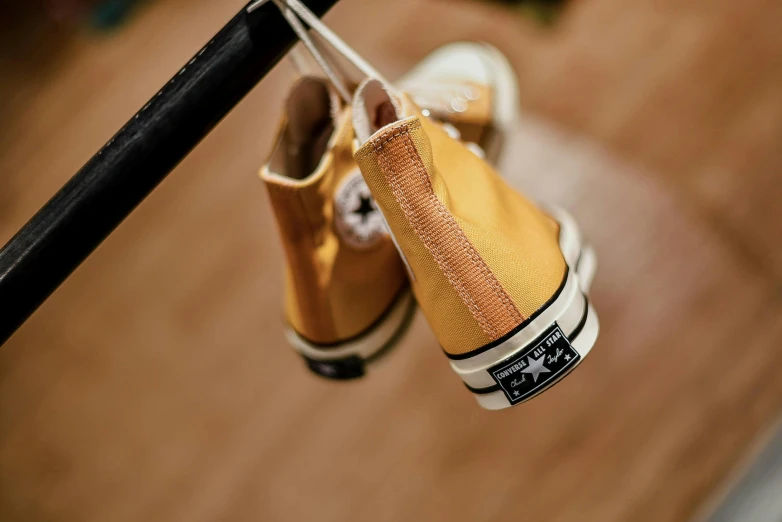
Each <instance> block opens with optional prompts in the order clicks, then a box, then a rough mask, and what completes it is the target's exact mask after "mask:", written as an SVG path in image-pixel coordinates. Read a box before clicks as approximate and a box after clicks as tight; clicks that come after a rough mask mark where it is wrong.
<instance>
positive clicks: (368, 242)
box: [334, 169, 388, 249]
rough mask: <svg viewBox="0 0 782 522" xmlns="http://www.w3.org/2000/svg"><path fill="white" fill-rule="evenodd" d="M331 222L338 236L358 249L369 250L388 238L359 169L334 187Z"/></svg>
mask: <svg viewBox="0 0 782 522" xmlns="http://www.w3.org/2000/svg"><path fill="white" fill-rule="evenodd" d="M334 223H335V224H336V228H337V232H338V233H339V235H340V237H341V238H342V239H343V240H344V241H345V242H346V243H347V244H348V245H350V246H352V247H353V248H357V249H366V248H369V247H371V246H373V245H375V244H376V243H377V242H378V241H380V239H381V238H382V237H384V236H387V235H388V229H387V228H386V222H385V220H384V219H383V215H382V214H381V213H380V210H378V208H377V204H376V203H375V200H374V199H373V198H372V194H371V193H370V192H369V187H368V186H367V184H366V182H364V178H363V176H362V175H361V171H360V170H358V169H356V170H354V171H353V172H351V173H350V174H348V175H347V176H345V179H343V180H342V182H341V183H340V184H339V187H338V188H337V193H336V195H335V197H334Z"/></svg>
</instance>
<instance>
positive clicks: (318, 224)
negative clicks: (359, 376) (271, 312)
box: [260, 109, 407, 344]
mask: <svg viewBox="0 0 782 522" xmlns="http://www.w3.org/2000/svg"><path fill="white" fill-rule="evenodd" d="M288 123H289V122H288V121H287V120H286V121H284V122H283V125H282V128H281V130H280V133H279V136H280V142H282V136H283V135H284V133H285V129H286V126H287V125H288ZM352 140H353V129H352V125H351V118H350V114H349V110H347V109H345V110H344V111H343V113H342V114H341V115H339V117H338V120H337V121H336V123H335V129H334V132H333V134H332V136H331V138H330V140H329V144H328V146H327V148H326V151H325V153H324V154H323V156H322V158H321V159H320V162H319V164H318V165H317V167H316V168H315V170H314V171H313V172H312V174H310V175H309V176H307V177H306V178H304V179H291V178H286V177H285V176H280V175H279V173H275V172H273V171H272V170H271V168H270V165H269V164H267V165H264V167H263V168H262V169H261V172H260V177H261V179H263V180H264V182H265V184H266V187H267V189H268V193H269V199H270V201H271V204H272V209H273V211H274V214H275V217H276V220H277V224H278V228H279V231H280V237H281V239H282V244H283V248H284V251H285V255H286V259H287V269H286V293H285V315H286V319H287V321H288V322H289V323H290V325H291V326H292V327H293V329H294V330H296V332H297V333H299V334H300V335H301V336H302V337H304V338H306V339H307V340H309V341H311V342H313V343H317V344H332V343H338V342H340V341H344V340H346V339H349V338H351V337H354V336H356V335H359V334H361V333H362V332H364V331H365V330H367V329H368V328H369V327H370V326H372V325H373V323H374V322H375V321H377V320H378V319H379V318H380V317H381V316H382V315H383V313H384V311H386V310H387V309H388V307H389V306H390V305H391V303H392V302H393V301H394V298H395V297H396V296H397V294H398V293H399V292H400V291H401V290H402V289H403V288H404V287H405V286H406V285H407V280H406V276H405V270H404V267H403V265H402V263H401V260H400V258H399V255H398V254H397V252H396V250H395V247H394V245H393V243H392V241H391V239H390V237H389V236H388V235H385V234H384V235H383V236H382V237H380V238H379V239H378V240H377V241H376V242H374V243H373V244H372V245H371V246H369V247H364V248H356V247H355V246H354V245H351V244H350V242H349V241H346V239H345V237H344V235H343V234H341V233H340V232H339V231H338V230H337V227H336V223H335V192H336V191H337V190H338V189H339V187H340V184H341V182H343V180H344V179H345V178H346V177H347V176H350V175H351V174H353V173H355V172H356V171H357V166H356V163H355V161H354V159H353V155H352ZM276 153H277V152H275V154H276ZM273 156H274V154H273Z"/></svg>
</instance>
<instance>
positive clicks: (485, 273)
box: [373, 125, 523, 338]
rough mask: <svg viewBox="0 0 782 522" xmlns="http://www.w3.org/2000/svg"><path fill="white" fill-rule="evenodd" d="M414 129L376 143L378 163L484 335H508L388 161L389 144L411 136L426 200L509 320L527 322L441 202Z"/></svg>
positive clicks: (411, 155)
mask: <svg viewBox="0 0 782 522" xmlns="http://www.w3.org/2000/svg"><path fill="white" fill-rule="evenodd" d="M410 127H411V126H409V125H405V126H402V127H401V128H400V130H399V131H397V132H395V133H394V134H392V135H390V136H386V137H384V139H381V140H376V141H374V142H373V146H374V150H375V152H376V153H377V157H378V160H379V161H380V162H381V167H382V168H383V170H384V171H385V173H386V178H387V180H388V182H389V184H390V185H391V189H392V191H393V193H394V195H395V197H396V198H397V201H398V202H399V204H400V206H401V207H402V210H403V211H404V213H405V215H406V216H407V217H408V219H409V220H410V223H411V225H412V226H413V229H414V230H415V232H416V233H417V234H418V236H419V237H420V238H421V239H422V240H423V242H424V246H425V247H426V248H427V250H429V252H430V253H431V254H432V256H433V257H434V258H435V261H436V262H437V264H438V266H439V267H440V269H441V270H442V271H443V274H444V275H445V276H446V278H447V279H448V281H449V282H450V283H451V285H452V286H453V287H454V289H455V290H456V291H457V293H458V294H459V296H460V297H461V298H462V301H463V302H464V303H465V305H466V306H467V308H468V310H470V312H471V313H472V315H473V317H475V319H476V321H477V322H478V324H479V325H480V327H481V329H482V330H483V331H484V333H486V334H487V335H489V336H490V337H492V338H496V337H498V336H499V335H501V334H502V333H504V331H503V332H501V333H498V329H497V326H500V327H502V326H503V325H502V324H499V325H496V324H495V323H496V321H490V320H489V319H488V318H487V316H486V314H485V313H484V311H483V310H482V308H481V307H480V306H479V305H478V303H476V301H475V299H474V297H473V296H472V295H471V294H470V292H469V290H468V288H467V287H466V286H465V284H464V282H463V281H461V278H459V277H458V276H457V274H456V273H455V270H454V267H452V266H451V264H450V262H449V261H448V259H447V258H446V256H445V255H444V254H443V252H442V251H441V250H440V248H439V246H438V245H437V244H436V243H435V242H434V241H433V240H432V238H431V237H430V236H429V234H428V233H427V231H426V229H425V227H423V226H422V223H421V221H420V216H418V215H417V213H416V212H414V211H413V208H412V205H411V204H410V201H408V199H407V196H406V194H405V192H404V190H403V189H402V188H401V187H400V184H399V180H398V179H397V176H395V175H394V174H395V172H394V170H393V168H392V167H391V165H390V163H389V160H388V158H386V157H385V155H384V154H383V150H382V149H383V147H384V146H385V145H387V144H388V143H389V142H391V141H392V140H394V139H396V138H399V137H401V136H405V135H407V137H408V139H407V140H405V142H404V146H405V150H406V153H407V155H408V159H409V160H410V161H411V163H412V165H413V168H414V169H415V173H416V175H417V176H418V178H419V181H421V182H423V184H424V186H425V188H426V189H428V194H427V195H426V199H427V200H428V202H429V203H430V204H431V205H432V207H433V209H434V210H435V211H436V212H437V213H438V215H440V217H441V218H442V219H443V222H444V224H445V226H447V227H448V229H449V231H450V232H451V233H452V234H453V236H454V237H455V238H456V240H457V241H458V244H459V247H460V248H461V251H462V252H463V253H464V254H465V256H466V258H467V260H469V262H470V263H471V265H472V267H473V268H474V269H476V270H477V271H478V273H479V275H480V276H481V277H482V278H483V280H485V281H486V282H487V283H488V284H489V288H490V289H491V291H492V293H493V294H494V296H495V297H497V299H498V301H499V303H498V304H500V306H501V310H502V309H504V312H505V313H507V316H508V317H507V319H510V320H511V322H513V323H514V324H518V323H520V322H521V321H523V317H522V315H521V314H520V313H519V311H518V309H517V308H516V306H515V305H514V304H513V303H512V302H511V300H510V297H509V296H508V294H507V293H506V292H505V290H504V289H503V288H502V287H501V285H500V283H499V281H497V279H496V277H495V276H494V274H493V273H492V272H491V270H490V269H489V267H488V266H487V265H486V263H485V262H484V261H483V259H482V258H481V257H480V254H478V252H477V251H475V248H474V247H473V246H472V244H471V243H470V241H469V239H468V238H467V237H466V236H465V235H464V231H463V230H462V229H461V227H460V226H459V224H458V223H457V222H456V220H455V219H454V218H453V216H452V215H451V214H450V213H449V212H448V211H447V209H445V208H444V206H443V204H442V203H441V202H440V201H439V200H438V199H437V196H436V195H435V194H434V189H433V187H432V184H431V180H430V179H429V176H428V174H427V172H426V168H425V167H424V166H423V164H422V163H421V158H420V157H419V156H418V154H417V152H416V151H415V148H414V147H413V146H412V143H411V140H412V139H411V138H410V137H409V133H410ZM468 270H469V269H468ZM495 307H496V306H495ZM495 307H492V308H495ZM493 312H494V314H495V315H496V313H497V312H499V313H502V311H494V310H493ZM503 315H504V314H503ZM502 322H505V321H502V320H500V323H502ZM505 329H506V328H502V330H505Z"/></svg>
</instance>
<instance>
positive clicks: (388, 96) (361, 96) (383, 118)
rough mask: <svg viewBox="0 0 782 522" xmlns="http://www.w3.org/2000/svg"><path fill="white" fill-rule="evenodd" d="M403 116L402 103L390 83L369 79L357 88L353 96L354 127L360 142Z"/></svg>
mask: <svg viewBox="0 0 782 522" xmlns="http://www.w3.org/2000/svg"><path fill="white" fill-rule="evenodd" d="M402 118H404V112H403V110H402V105H401V103H400V102H399V99H398V98H397V97H396V95H394V94H393V88H392V87H391V86H390V85H388V84H385V83H383V82H381V81H380V80H375V79H368V80H365V81H364V82H363V83H362V84H361V85H360V86H359V87H358V89H357V90H356V94H355V95H354V96H353V129H354V130H355V132H356V138H358V141H359V143H360V144H363V143H364V142H366V141H367V140H368V139H369V138H370V137H371V136H372V135H373V134H375V133H376V132H377V131H379V130H380V129H382V128H383V127H386V126H387V125H391V124H392V123H395V122H397V121H399V120H401V119H402Z"/></svg>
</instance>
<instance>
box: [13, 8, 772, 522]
mask: <svg viewBox="0 0 782 522" xmlns="http://www.w3.org/2000/svg"><path fill="white" fill-rule="evenodd" d="M240 4H241V1H240V0H239V1H237V0H230V1H222V2H215V1H207V0H187V1H186V0H158V1H156V2H150V3H149V4H148V6H147V7H145V8H144V9H142V10H141V11H140V12H139V13H138V14H137V16H136V17H135V19H134V20H133V21H132V23H130V24H129V25H128V26H127V27H125V28H123V29H122V30H121V31H119V32H118V33H115V34H113V35H111V36H107V37H99V36H89V35H82V36H79V37H76V38H75V39H74V38H64V37H63V39H62V42H61V43H59V44H58V45H56V46H55V47H54V48H46V49H45V51H41V49H38V48H36V46H35V45H34V44H26V45H20V46H14V47H11V46H8V45H4V46H3V47H2V49H3V50H2V53H0V70H2V73H1V74H0V95H1V96H0V116H2V118H3V122H4V124H3V126H1V127H0V241H2V242H4V241H6V240H7V239H9V238H10V237H11V235H12V234H13V233H14V232H15V231H16V230H17V229H18V228H19V227H20V226H21V225H22V224H23V223H24V222H25V220H26V219H28V218H29V217H30V216H31V215H32V213H33V212H34V211H35V210H36V209H37V208H38V207H40V206H41V205H42V204H43V203H44V202H45V201H46V200H47V199H48V198H49V197H50V196H51V195H52V194H53V193H54V191H55V190H56V189H57V188H59V187H60V186H61V185H62V184H63V183H64V182H65V181H66V180H67V179H68V178H69V177H70V176H71V175H72V174H73V173H74V172H75V171H76V170H77V169H78V168H79V167H80V166H81V165H82V164H83V163H84V162H85V161H86V160H87V159H88V158H89V157H90V156H91V155H92V153H94V152H95V151H96V150H97V149H98V148H99V147H100V146H101V145H102V144H103V143H104V142H105V141H106V140H107V139H108V138H110V136H111V135H112V133H113V132H114V131H115V130H116V129H118V128H119V127H120V125H121V124H122V123H124V121H125V120H126V119H128V118H129V117H130V116H131V115H132V114H133V113H134V111H135V110H136V109H138V108H139V107H141V106H142V105H143V104H144V103H145V101H146V100H147V98H149V97H150V96H151V95H152V94H154V92H155V91H156V90H157V88H158V87H159V86H160V85H162V83H163V82H164V81H165V80H167V79H168V77H169V76H170V75H171V74H172V73H174V72H175V71H176V70H178V68H179V66H181V65H182V64H183V63H184V62H186V61H187V60H188V59H189V58H190V56H191V55H192V54H193V53H194V51H195V50H197V49H198V48H199V46H200V45H201V44H203V43H204V42H205V41H206V40H207V39H208V38H209V37H210V36H211V34H212V33H213V32H214V31H216V30H217V29H218V28H219V27H220V26H221V25H222V23H223V22H224V21H225V20H227V19H228V18H229V17H230V16H231V15H232V14H233V13H234V12H235V11H236V10H238V9H239V7H240ZM506 13H507V12H506V11H504V10H502V9H501V8H498V7H489V6H485V5H481V4H473V3H463V2H461V1H457V0H426V1H424V0H397V1H396V2H392V3H389V2H379V1H377V0H372V1H369V0H342V1H341V2H340V5H338V6H337V7H336V8H335V9H334V10H333V12H332V13H331V14H330V15H329V16H328V17H327V20H328V22H330V24H331V25H332V26H333V27H334V28H335V29H337V30H338V31H339V32H341V33H342V34H343V35H344V37H345V39H346V40H348V42H349V43H351V44H353V45H355V46H356V47H358V48H359V49H360V50H361V51H362V52H363V53H364V54H365V55H366V56H367V57H368V58H370V59H371V60H372V61H374V62H375V63H376V65H378V67H380V68H382V69H383V70H385V71H387V72H388V73H389V74H395V73H401V72H402V71H404V70H405V69H406V68H407V67H409V66H410V65H411V64H413V63H415V62H416V61H417V60H419V59H420V58H421V57H422V56H423V55H424V54H425V53H426V52H428V51H429V50H431V49H433V48H434V47H435V46H437V45H439V44H441V43H445V42H447V41H450V40H453V39H470V38H477V39H484V40H487V41H490V42H491V43H494V44H495V45H497V46H498V47H500V48H501V49H502V50H504V51H505V52H506V53H507V54H508V55H509V56H510V57H511V59H512V61H513V62H514V64H515V65H516V66H517V68H518V70H519V74H520V77H521V80H522V96H523V104H524V108H525V117H524V119H523V121H522V122H521V124H520V125H519V127H518V128H517V129H516V130H515V132H514V135H513V138H512V141H511V144H510V147H509V148H510V152H511V153H510V156H509V158H508V163H507V165H513V167H514V168H513V169H509V174H510V176H511V177H512V179H513V181H514V183H516V184H517V185H518V186H519V187H521V188H523V189H524V190H525V191H527V192H529V193H530V194H532V195H534V196H536V197H541V198H544V199H548V200H552V201H556V202H558V203H560V204H562V205H565V206H566V207H567V208H569V209H571V211H572V212H573V213H574V214H575V215H576V216H577V217H578V218H579V219H580V220H581V222H582V224H583V228H584V230H585V232H586V233H587V234H588V235H589V236H590V238H591V239H592V240H593V242H594V244H595V245H596V247H597V250H598V252H599V255H600V261H601V267H600V271H599V272H598V277H597V279H596V282H595V286H594V290H593V296H592V299H593V301H594V303H595V306H596V308H597V309H598V311H599V314H600V319H601V322H602V333H601V337H600V341H599V343H598V345H597V346H596V347H595V349H594V351H593V352H592V355H590V357H589V359H587V361H586V362H585V363H584V364H583V365H582V366H580V368H579V370H578V371H577V372H575V373H574V374H573V375H572V376H570V377H569V378H568V379H567V380H565V381H563V384H561V385H559V386H557V387H555V388H554V389H552V390H551V391H550V392H547V393H546V394H544V395H543V396H542V397H540V398H539V399H536V400H534V401H532V402H530V403H528V404H525V405H523V406H520V407H517V408H514V409H512V410H509V411H504V412H495V413H492V412H486V411H483V410H481V409H479V408H478V407H477V406H476V405H475V403H474V402H473V399H472V398H471V397H470V395H469V394H468V393H467V392H466V391H465V390H464V388H463V386H462V385H461V384H460V382H459V381H458V379H457V378H456V377H455V376H454V375H453V374H452V373H451V371H450V369H449V368H448V365H447V363H446V360H445V359H444V357H443V356H442V354H441V353H440V352H439V349H438V347H437V344H436V342H435V339H434V337H433V336H432V334H431V333H430V331H429V330H428V327H427V326H426V324H425V322H424V321H423V319H422V318H421V317H418V318H417V320H416V322H415V323H414V326H413V330H412V332H411V333H410V334H409V335H408V336H407V337H406V339H405V340H404V342H403V344H402V345H401V346H400V347H399V349H398V351H397V352H396V353H395V354H393V356H391V357H389V358H388V359H387V360H386V362H385V364H384V365H383V366H381V367H379V368H378V369H377V371H376V372H375V373H374V374H373V375H371V378H369V379H366V380H364V381H362V382H355V383H347V384H333V383H329V382H324V381H322V380H318V379H316V378H314V377H311V376H310V375H309V374H307V373H306V372H305V371H304V369H303V367H302V364H301V363H300V361H299V360H298V359H297V358H296V357H294V356H293V355H292V353H291V351H290V350H289V349H288V347H287V346H286V344H285V342H284V339H283V335H282V330H281V321H280V319H281V311H280V307H279V302H280V299H281V293H282V288H281V284H280V279H281V278H280V274H281V270H282V255H281V252H280V247H279V245H278V244H277V238H276V235H275V233H274V229H273V222H272V216H271V214H270V210H269V205H268V202H267V200H266V197H265V193H264V190H263V187H262V186H261V184H260V182H259V181H258V180H257V178H256V177H255V172H256V170H257V168H258V166H259V164H260V162H261V161H262V158H263V156H264V155H265V154H266V152H267V151H268V150H269V147H270V145H271V138H272V132H273V126H274V122H276V121H277V116H278V115H279V110H280V101H281V100H282V97H283V96H284V92H285V89H286V86H287V85H288V82H289V79H290V74H289V72H290V71H289V70H288V69H286V68H284V67H280V68H279V69H278V70H276V71H275V72H274V73H273V74H272V76H271V77H269V78H268V79H267V80H266V81H264V82H263V83H262V84H261V85H260V86H259V87H258V88H257V89H255V91H254V92H253V93H251V94H250V95H249V96H248V97H247V98H246V99H245V100H244V101H243V102H242V103H241V104H240V105H239V107H237V109H236V110H235V111H233V113H232V114H231V115H230V116H228V117H227V118H226V119H225V121H224V122H223V123H222V124H221V125H220V126H219V127H218V128H217V129H216V130H215V131H214V132H213V133H212V134H211V135H210V136H209V137H208V138H207V139H206V140H204V142H203V143H202V145H201V146H199V147H198V148H197V149H196V150H195V151H194V152H193V153H192V154H191V155H190V156H189V157H188V158H187V159H186V160H185V161H184V162H182V164H181V165H180V166H179V167H178V168H177V169H176V171H175V172H174V173H173V174H172V175H171V176H170V177H169V178H168V179H167V180H166V181H165V182H164V183H163V184H162V185H161V186H160V187H159V189H157V190H156V192H155V193H154V194H153V195H152V196H151V197H149V198H148V199H147V200H146V201H145V202H144V203H143V204H142V205H141V206H140V208H139V209H138V210H137V211H136V212H135V213H134V214H133V215H132V216H131V217H130V218H129V219H128V220H127V221H126V222H125V223H124V224H123V225H122V226H121V227H120V228H119V229H118V230H117V231H116V232H115V233H114V234H113V235H112V236H111V237H110V238H109V239H108V240H107V241H106V242H105V243H104V244H103V245H102V246H101V247H100V248H99V249H98V250H97V251H96V252H95V254H94V255H93V256H92V257H90V258H89V259H88V260H87V261H86V262H85V263H84V264H83V265H82V266H81V267H80V268H79V269H78V270H77V271H76V273H75V274H74V275H73V276H72V277H71V278H70V279H69V280H68V281H67V282H66V283H65V284H64V285H63V286H62V287H61V288H60V289H59V290H58V291H57V292H56V293H55V294H54V295H53V296H52V297H51V299H49V301H48V302H47V303H46V304H45V305H44V306H43V307H42V308H41V309H40V310H39V311H38V312H37V313H36V314H35V315H34V316H33V317H32V318H31V319H30V320H29V321H28V322H27V323H26V324H25V326H24V327H23V328H22V329H21V330H19V332H18V333H17V334H16V335H15V336H14V337H13V338H12V339H11V340H10V341H9V342H8V343H7V344H6V345H5V346H4V347H3V348H2V350H0V520H3V521H28V520H48V521H80V522H81V521H101V522H103V521H112V522H122V521H136V520H138V521H145V522H147V521H166V522H171V521H180V520H181V521H188V522H198V521H217V520H220V521H227V520H231V521H234V520H235V521H246V520H268V521H289V520H290V521H299V520H317V521H319V522H327V521H348V520H350V521H364V520H374V521H400V520H451V521H462V520H464V521H502V520H543V521H555V522H564V521H579V522H585V521H595V522H598V521H599V522H606V521H615V520H620V521H633V522H635V521H650V522H659V521H684V520H688V519H690V517H691V516H692V515H693V514H694V513H696V512H697V510H698V509H699V508H700V506H701V505H702V504H703V502H704V501H705V500H706V499H707V498H708V497H709V496H710V495H711V494H712V492H713V491H714V490H715V489H716V488H717V487H718V485H719V484H720V483H721V482H722V481H723V480H724V479H725V478H726V477H727V476H728V474H729V473H730V472H731V470H732V469H733V467H734V466H735V465H736V463H737V462H739V460H740V458H741V457H742V455H743V453H744V451H745V449H746V448H747V447H749V445H750V444H751V442H752V441H753V440H755V438H756V437H758V435H759V434H760V433H762V431H763V430H764V429H765V428H766V427H767V426H769V425H770V424H771V423H772V422H773V421H774V420H775V419H776V418H777V415H778V414H779V412H780V407H782V379H780V371H781V370H780V368H781V367H782V299H780V288H781V286H780V283H782V246H781V245H782V204H780V202H779V194H780V189H782V178H780V169H781V168H782V146H781V145H782V142H781V141H780V139H781V138H780V136H782V88H781V87H782V32H780V31H779V30H778V29H779V28H778V21H779V19H780V16H782V4H780V3H779V2H774V1H772V0H744V1H743V2H736V1H734V0H711V1H705V0H636V1H634V2H623V1H621V0H579V1H574V2H572V5H571V7H570V9H569V11H568V12H567V13H566V15H565V17H564V18H563V19H562V21H561V23H560V24H559V25H558V26H557V27H556V28H554V29H553V30H549V31H544V30H540V29H537V28H535V27H534V26H532V25H530V24H529V23H528V22H526V21H525V20H523V19H520V18H517V17H514V16H510V15H508V14H506Z"/></svg>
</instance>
